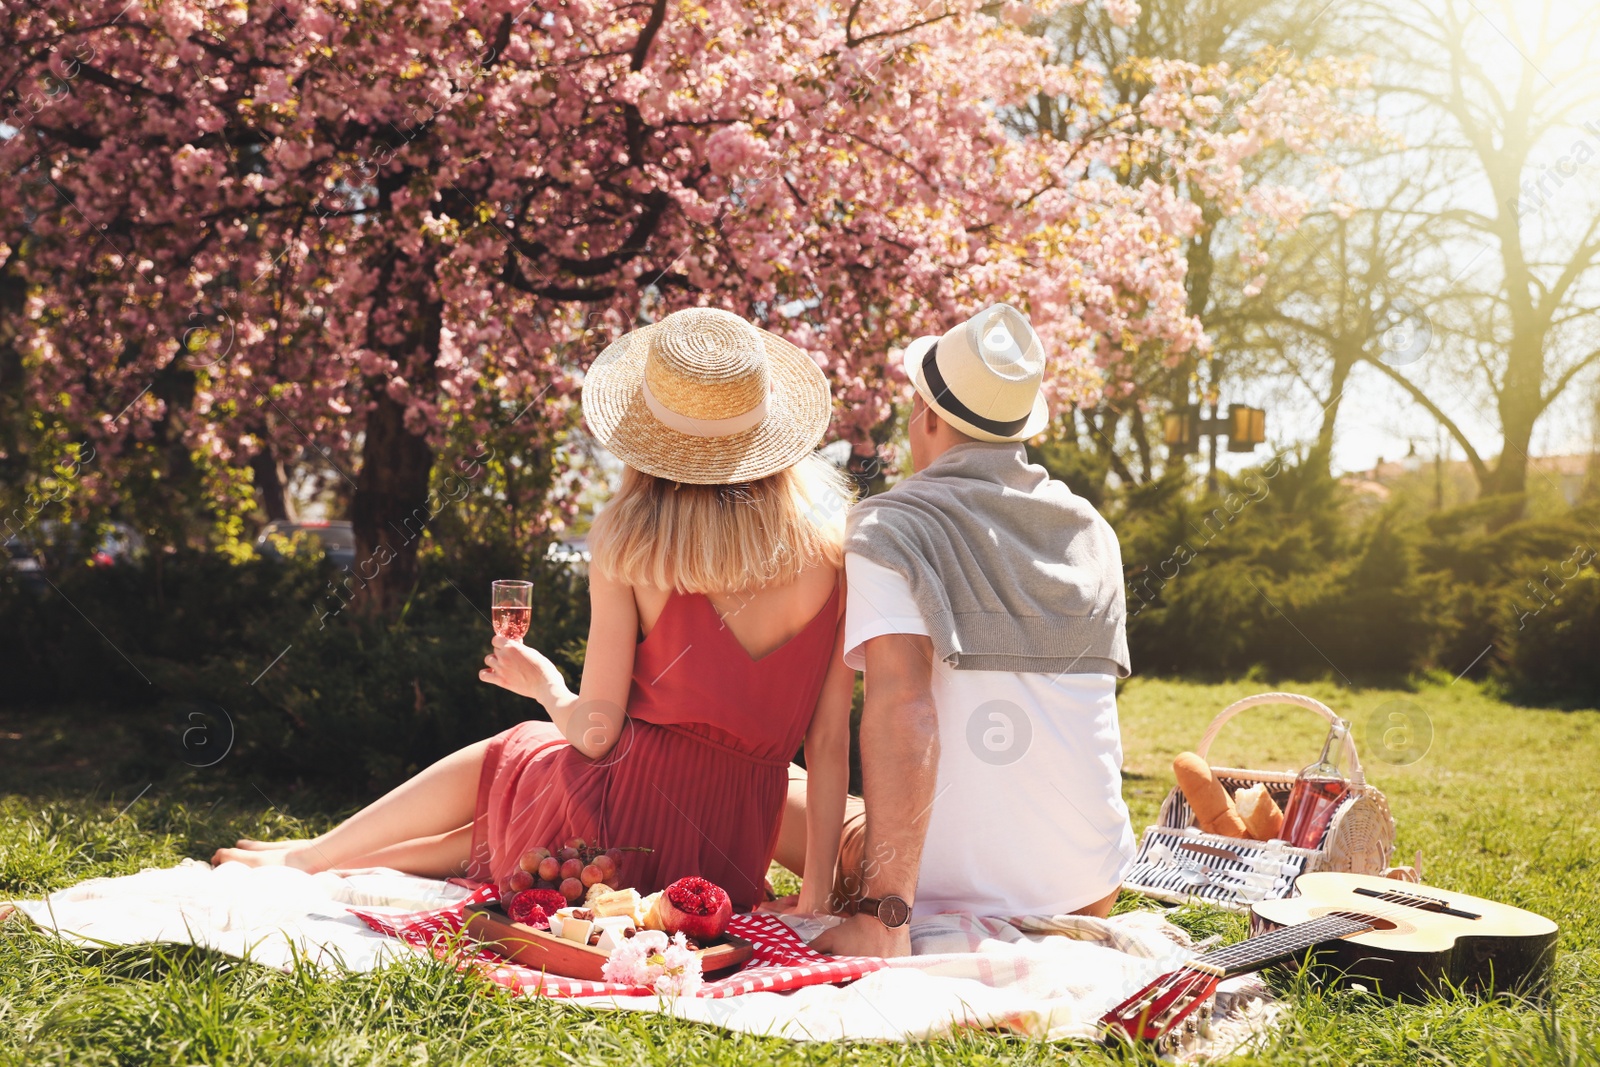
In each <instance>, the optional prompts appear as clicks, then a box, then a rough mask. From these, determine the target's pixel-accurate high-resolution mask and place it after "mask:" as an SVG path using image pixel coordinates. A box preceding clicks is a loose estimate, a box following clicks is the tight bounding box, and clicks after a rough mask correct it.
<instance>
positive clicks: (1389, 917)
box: [1127, 897, 1419, 1025]
mask: <svg viewBox="0 0 1600 1067" xmlns="http://www.w3.org/2000/svg"><path fill="white" fill-rule="evenodd" d="M1371 899H1372V900H1373V901H1374V902H1377V901H1381V900H1383V898H1382V897H1373V898H1371ZM1416 910H1419V909H1417V908H1415V907H1407V906H1405V905H1396V906H1390V907H1387V908H1386V907H1373V908H1363V909H1362V910H1361V911H1359V912H1337V911H1335V912H1329V913H1327V914H1326V915H1319V916H1317V917H1316V918H1314V919H1308V920H1306V921H1305V922H1301V923H1293V924H1291V925H1289V926H1284V927H1280V928H1279V929H1277V930H1273V931H1271V932H1269V933H1266V934H1262V935H1261V936H1260V937H1252V938H1247V939H1246V940H1244V941H1240V942H1238V943H1237V944H1233V945H1228V946H1226V947H1225V948H1221V949H1218V950H1216V951H1215V952H1209V953H1206V954H1205V955H1204V956H1200V957H1197V958H1195V959H1193V960H1190V961H1189V962H1187V963H1185V964H1183V965H1182V966H1180V967H1178V968H1177V969H1176V970H1174V971H1170V972H1168V973H1167V974H1165V975H1163V976H1161V977H1160V978H1158V979H1157V980H1156V981H1155V982H1153V983H1151V984H1150V985H1149V986H1147V987H1145V989H1144V990H1141V991H1140V993H1138V994H1135V996H1137V997H1138V1001H1137V1003H1136V1004H1135V1005H1134V1006H1133V1007H1131V1008H1129V1009H1127V1012H1128V1013H1129V1014H1131V1015H1132V1016H1133V1018H1135V1019H1139V1020H1142V1022H1143V1024H1144V1025H1150V1024H1151V1022H1152V1021H1159V1020H1152V1019H1150V1018H1149V1015H1148V1013H1149V1012H1150V1010H1151V1009H1152V1008H1154V1006H1155V1002H1156V1001H1158V1000H1160V999H1161V998H1162V997H1164V996H1166V995H1167V994H1168V993H1172V992H1174V991H1175V990H1176V989H1177V987H1178V985H1179V984H1180V983H1181V982H1190V983H1193V982H1194V981H1195V980H1196V979H1209V978H1215V977H1216V976H1215V975H1211V974H1209V973H1208V972H1207V971H1204V970H1201V969H1199V968H1197V967H1196V966H1194V965H1195V964H1206V965H1209V966H1216V965H1217V963H1216V962H1215V961H1217V960H1218V959H1219V958H1221V957H1225V956H1228V955H1229V954H1230V953H1233V952H1234V950H1236V949H1240V950H1242V949H1245V948H1246V947H1247V946H1248V947H1250V948H1251V949H1252V950H1253V951H1252V952H1251V954H1254V952H1255V951H1259V950H1260V949H1263V948H1265V947H1266V946H1267V945H1273V946H1275V947H1276V946H1280V945H1292V946H1293V947H1291V948H1289V949H1288V951H1289V952H1291V953H1293V952H1298V951H1300V950H1301V949H1310V948H1315V947H1316V946H1317V945H1319V944H1322V943H1324V942H1326V941H1329V940H1334V939H1338V938H1343V937H1348V936H1353V935H1356V934H1361V933H1367V932H1370V931H1372V930H1374V929H1377V928H1376V927H1374V926H1372V925H1371V924H1370V923H1367V922H1366V921H1365V920H1366V919H1367V918H1375V919H1381V920H1385V921H1388V922H1394V921H1395V920H1396V919H1403V918H1404V917H1405V915H1406V914H1407V913H1408V912H1412V911H1416ZM1329 919H1335V920H1339V922H1341V923H1343V924H1345V925H1344V926H1343V927H1340V929H1343V932H1342V933H1340V934H1336V935H1333V936H1324V937H1318V938H1317V939H1316V940H1314V941H1312V942H1310V943H1309V944H1298V943H1297V942H1299V941H1300V940H1301V939H1302V938H1303V937H1305V936H1307V935H1309V934H1310V933H1312V931H1313V930H1314V929H1316V928H1320V927H1334V926H1335V924H1334V923H1329V922H1327V921H1326V920H1329ZM1269 921H1270V920H1269ZM1351 922H1360V923H1362V924H1363V925H1364V926H1365V927H1366V929H1365V930H1350V929H1348V924H1350V923H1351ZM1297 931H1298V933H1296V932H1297ZM1244 958H1245V959H1248V956H1245V957H1244ZM1239 962H1240V963H1242V962H1244V960H1243V959H1241V960H1240V961H1239ZM1223 965H1224V967H1226V966H1227V964H1226V963H1224V964H1223ZM1262 966H1265V964H1262ZM1240 973H1243V972H1240ZM1185 992H1187V990H1185ZM1177 1007H1178V1003H1177V1002H1175V1003H1173V1004H1169V1005H1168V1006H1167V1008H1166V1010H1165V1011H1164V1012H1163V1013H1162V1016H1161V1018H1162V1019H1166V1018H1168V1017H1170V1016H1171V1015H1172V1014H1173V1012H1174V1011H1175V1010H1176V1008H1177Z"/></svg>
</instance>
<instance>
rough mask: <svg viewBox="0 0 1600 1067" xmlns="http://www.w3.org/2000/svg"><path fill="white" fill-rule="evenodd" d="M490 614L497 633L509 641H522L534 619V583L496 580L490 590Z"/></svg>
mask: <svg viewBox="0 0 1600 1067" xmlns="http://www.w3.org/2000/svg"><path fill="white" fill-rule="evenodd" d="M489 615H490V617H491V619H492V620H493V622H494V632H495V633H496V634H498V635H499V636H501V637H503V638H505V639H506V640H507V641H521V640H522V637H523V635H524V634H526V633H527V632H528V624H529V623H530V622H532V621H533V583H532V582H512V581H498V582H495V583H494V585H493V586H492V587H491V591H490V597H489Z"/></svg>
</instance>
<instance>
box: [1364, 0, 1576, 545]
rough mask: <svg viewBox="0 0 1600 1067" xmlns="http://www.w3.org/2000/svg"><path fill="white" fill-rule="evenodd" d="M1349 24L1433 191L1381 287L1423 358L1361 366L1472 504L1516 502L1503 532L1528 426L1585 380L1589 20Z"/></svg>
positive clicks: (1511, 15) (1495, 10) (1547, 10)
mask: <svg viewBox="0 0 1600 1067" xmlns="http://www.w3.org/2000/svg"><path fill="white" fill-rule="evenodd" d="M1364 14H1365V16H1366V17H1367V18H1370V19H1371V20H1372V22H1373V24H1374V27H1375V29H1376V31H1377V32H1375V33H1373V34H1372V36H1371V37H1370V40H1372V41H1374V42H1378V43H1379V48H1380V49H1381V51H1380V57H1381V58H1380V62H1379V64H1378V67H1377V79H1376V85H1375V89H1376V91H1377V92H1378V94H1379V98H1380V100H1381V101H1383V102H1384V111H1385V112H1386V117H1390V118H1392V119H1393V120H1394V121H1395V122H1397V123H1398V125H1399V126H1400V127H1401V128H1402V132H1403V133H1404V134H1405V135H1406V137H1407V139H1408V141H1410V142H1412V148H1411V149H1410V151H1409V155H1410V158H1411V159H1412V161H1413V162H1412V163H1409V164H1405V165H1406V166H1418V165H1420V164H1421V161H1422V160H1423V159H1426V160H1428V161H1431V162H1432V163H1433V164H1434V172H1435V173H1439V174H1441V175H1442V177H1444V178H1445V180H1443V181H1441V182H1439V183H1438V185H1437V189H1436V194H1435V196H1434V197H1432V198H1431V199H1427V200H1424V201H1423V202H1422V203H1421V204H1419V205H1416V206H1414V207H1413V208H1411V209H1410V210H1411V211H1418V210H1425V211H1426V212H1427V213H1428V214H1431V215H1432V216H1433V218H1432V219H1431V220H1429V222H1428V225H1427V227H1426V229H1427V236H1428V240H1426V241H1421V242H1418V243H1417V244H1415V245H1411V246H1410V249H1409V252H1410V254H1409V256H1408V257H1407V262H1406V264H1405V265H1404V266H1403V267H1401V269H1400V270H1398V271H1396V272H1395V277H1394V278H1393V279H1392V285H1391V289H1399V290H1402V291H1405V290H1409V291H1411V292H1413V293H1415V294H1416V305H1417V306H1416V307H1414V308H1404V307H1402V308H1401V312H1402V313H1403V314H1410V315H1421V316H1423V318H1422V319H1421V320H1420V322H1417V323H1412V324H1410V325H1411V326H1412V327H1413V328H1419V329H1426V330H1429V331H1431V332H1432V333H1434V334H1435V335H1436V336H1435V349H1436V350H1435V352H1433V353H1430V354H1429V356H1428V358H1427V359H1426V360H1425V361H1420V362H1417V363H1416V365H1414V366H1412V365H1408V361H1407V360H1404V359H1400V360H1397V359H1394V358H1385V357H1386V355H1389V353H1386V352H1385V350H1384V349H1383V348H1382V347H1381V346H1368V348H1367V349H1366V350H1365V351H1364V352H1363V354H1362V356H1361V358H1362V360H1363V361H1365V362H1366V363H1368V364H1369V365H1370V366H1372V367H1374V368H1376V369H1377V370H1378V371H1379V372H1381V373H1382V374H1384V375H1386V376H1387V377H1388V378H1390V379H1392V380H1393V381H1394V382H1395V383H1397V384H1398V385H1399V386H1400V387H1401V388H1402V389H1404V390H1405V392H1406V393H1408V394H1409V395H1410V396H1411V397H1412V398H1413V399H1414V400H1415V401H1416V402H1417V403H1418V404H1420V405H1421V406H1422V407H1423V408H1425V409H1426V410H1427V411H1428V412H1429V413H1430V414H1432V415H1433V417H1434V418H1436V419H1438V420H1439V422H1440V423H1441V424H1442V425H1443V426H1444V427H1445V428H1446V429H1447V430H1448V431H1449V433H1450V435H1451V437H1453V438H1454V440H1455V441H1456V443H1457V444H1458V445H1460V446H1461V448H1462V450H1463V451H1464V452H1465V453H1466V456H1467V461H1468V463H1470V464H1471V466H1472V470H1473V473H1474V475H1475V476H1476V478H1477V481H1478V486H1479V491H1480V493H1482V494H1483V495H1484V496H1496V495H1506V496H1508V497H1511V498H1513V499H1510V500H1508V507H1507V509H1506V510H1505V512H1504V514H1503V516H1502V520H1501V521H1511V520H1512V519H1514V518H1516V517H1518V516H1520V514H1521V513H1522V509H1523V501H1522V499H1521V497H1522V494H1523V493H1524V490H1525V488H1526V484H1527V477H1528V460H1529V450H1530V445H1531V442H1532V438H1533V432H1534V427H1535V425H1536V424H1537V423H1538V421H1539V420H1540V419H1541V418H1542V417H1543V416H1544V415H1546V414H1547V413H1548V412H1549V411H1550V409H1551V406H1552V405H1553V404H1555V403H1556V401H1557V400H1558V399H1559V398H1560V397H1561V396H1562V395H1563V394H1564V393H1565V392H1566V390H1567V389H1568V387H1570V386H1571V385H1572V384H1573V383H1574V382H1575V381H1577V380H1579V379H1580V378H1582V377H1583V376H1584V375H1585V374H1586V372H1588V371H1589V370H1590V369H1591V368H1594V367H1596V366H1600V312H1597V308H1600V181H1596V178H1595V176H1596V173H1597V171H1596V166H1595V161H1596V159H1600V79H1596V78H1595V77H1594V72H1593V68H1592V66H1586V65H1585V59H1586V58H1589V59H1591V60H1592V57H1593V56H1594V55H1595V54H1596V46H1597V42H1600V6H1597V5H1594V4H1592V3H1587V2H1585V3H1566V2H1556V0H1542V2H1539V3H1532V4H1530V3H1527V2H1525V0H1524V2H1520V3H1514V2H1512V0H1426V2H1422V0H1412V2H1408V3H1402V4H1399V5H1388V4H1382V5H1377V4H1375V5H1372V6H1370V7H1368V8H1366V9H1364ZM1441 167H1442V170H1441V169H1440V168H1441ZM1402 232H1404V231H1402ZM1387 243H1388V244H1389V245H1393V244H1394V242H1392V241H1390V242H1387ZM1391 318H1392V309H1391ZM1379 325H1381V323H1380V324H1379ZM1485 394H1486V395H1487V397H1488V398H1489V399H1490V401H1492V404H1491V405H1489V406H1492V409H1493V414H1492V415H1491V414H1490V412H1489V411H1488V410H1485V408H1484V407H1480V406H1479V404H1478V402H1477V401H1476V400H1475V399H1474V396H1476V397H1478V398H1482V397H1484V396H1485ZM1463 405H1466V406H1468V407H1472V408H1476V409H1477V410H1478V412H1479V414H1480V416H1481V417H1483V418H1485V419H1486V420H1488V421H1491V422H1494V423H1495V424H1497V425H1498V427H1499V429H1500V432H1501V435H1502V439H1503V447H1502V448H1501V450H1500V455H1499V456H1498V457H1494V456H1490V455H1485V454H1482V453H1481V452H1480V450H1479V449H1478V448H1476V447H1475V446H1474V444H1473V442H1472V440H1471V438H1470V436H1469V434H1468V433H1467V432H1466V430H1467V426H1466V425H1465V424H1466V419H1465V418H1464V415H1463V413H1462V407H1463ZM1452 411H1454V412H1455V414H1451V412H1452Z"/></svg>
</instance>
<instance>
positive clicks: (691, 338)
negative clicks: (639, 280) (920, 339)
mask: <svg viewBox="0 0 1600 1067" xmlns="http://www.w3.org/2000/svg"><path fill="white" fill-rule="evenodd" d="M832 413H833V400H832V397H831V396H830V394H829V391H828V381H827V379H826V378H824V377H823V375H822V370H821V369H820V368H819V367H818V366H817V365H816V363H815V362H814V361H813V360H812V359H811V357H810V356H808V355H806V354H805V352H803V351H801V350H800V349H799V348H796V347H795V346H794V345H792V344H790V343H789V342H788V341H785V340H784V339H783V338H781V337H779V336H777V335H776V334H771V333H768V332H767V331H766V330H762V329H759V328H757V327H756V326H754V325H752V324H751V323H748V322H746V321H745V320H744V319H742V318H740V317H739V316H738V315H735V314H733V313H732V312H729V311H722V310H719V309H717V308H685V309H684V310H682V311H675V312H673V313H672V314H671V315H668V316H667V317H666V318H664V319H662V320H661V321H660V322H655V323H651V324H650V325H649V326H644V327H641V328H640V329H637V330H634V331H633V332H631V333H627V334H624V335H623V336H622V337H620V338H619V339H617V340H616V341H615V342H613V343H612V344H611V345H609V346H608V347H607V348H606V350H605V351H604V352H602V353H600V355H599V356H598V357H597V358H596V359H595V361H594V364H593V365H592V366H591V367H590V368H589V373H588V374H587V375H586V376H585V377H584V380H583V417H584V419H585V421H587V422H588V424H589V430H590V432H592V433H593V434H594V435H595V437H596V438H598V439H599V441H600V443H601V444H603V445H605V446H606V448H608V449H610V450H611V453H612V455H614V456H616V457H617V458H618V459H620V460H622V461H623V462H624V463H626V464H628V465H629V466H630V467H634V468H636V469H638V470H641V471H643V472H645V473H646V474H653V475H655V476H656V477H658V478H667V479H669V480H671V481H675V482H687V483H690V484H695V485H732V484H736V483H740V482H753V481H755V480H756V479H758V478H765V477H767V476H768V475H770V474H776V473H777V472H779V471H781V470H784V469H786V468H788V467H792V466H794V465H795V464H796V463H798V462H800V460H802V459H804V458H805V457H806V456H807V455H809V454H810V453H811V452H812V451H814V450H815V449H816V448H817V446H818V445H820V444H821V443H822V435H823V432H824V431H826V430H827V428H828V419H829V417H830V416H831V415H832Z"/></svg>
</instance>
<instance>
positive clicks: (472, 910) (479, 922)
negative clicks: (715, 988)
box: [466, 904, 755, 982]
mask: <svg viewBox="0 0 1600 1067" xmlns="http://www.w3.org/2000/svg"><path fill="white" fill-rule="evenodd" d="M466 931H467V934H468V935H469V936H471V937H473V938H476V939H477V940H478V941H479V942H481V943H482V944H484V945H486V946H488V947H489V948H492V949H494V950H495V951H496V952H498V953H500V954H501V955H502V956H504V957H506V959H508V960H512V961H514V962H516V963H520V964H522V965H523V966H524V967H536V968H538V969H539V970H541V971H544V972H546V973H548V974H557V975H560V976H561V977H563V978H580V979H585V980H587V981H591V982H603V981H605V978H604V976H603V975H602V974H601V973H600V969H601V968H602V967H604V966H605V963H606V959H607V956H606V954H605V953H604V952H601V951H600V950H599V949H597V948H593V947H591V946H589V945H580V944H578V943H577V942H576V941H568V940H567V939H566V938H564V937H556V936H555V935H554V934H552V933H550V932H549V931H548V930H538V929H535V928H534V927H532V926H524V925H523V924H522V923H519V922H512V921H511V917H510V916H509V915H507V914H506V913H505V912H504V911H502V910H500V907H499V905H496V904H468V905H467V926H466ZM754 951H755V950H754V949H753V948H752V947H751V945H750V942H748V941H746V940H745V939H744V938H742V937H734V936H733V935H732V934H727V935H725V936H724V937H723V939H722V940H721V941H719V942H717V943H716V944H715V945H708V946H707V947H705V948H703V949H700V950H699V952H697V953H696V955H698V956H699V957H700V970H701V972H702V973H703V974H705V976H706V977H708V978H709V977H711V975H713V974H715V973H717V972H719V971H729V970H732V969H733V968H735V967H737V966H739V965H740V964H742V963H744V962H745V961H746V960H748V959H749V958H750V956H751V954H752V953H753V952H754Z"/></svg>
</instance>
